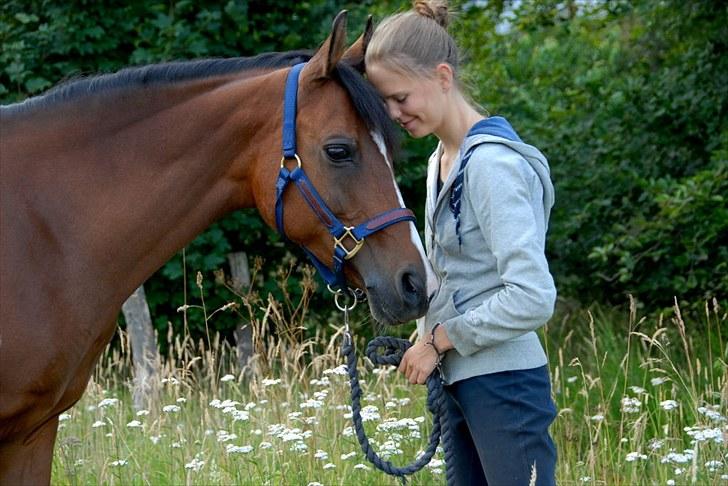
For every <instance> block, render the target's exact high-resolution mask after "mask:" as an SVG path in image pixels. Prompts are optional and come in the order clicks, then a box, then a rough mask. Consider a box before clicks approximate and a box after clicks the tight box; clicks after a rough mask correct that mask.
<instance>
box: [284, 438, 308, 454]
mask: <svg viewBox="0 0 728 486" xmlns="http://www.w3.org/2000/svg"><path fill="white" fill-rule="evenodd" d="M289 450H291V451H293V452H306V451H307V450H308V446H307V445H306V443H305V442H302V441H298V442H294V443H293V444H291V447H290V448H289Z"/></svg>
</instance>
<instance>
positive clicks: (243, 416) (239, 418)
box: [231, 410, 250, 422]
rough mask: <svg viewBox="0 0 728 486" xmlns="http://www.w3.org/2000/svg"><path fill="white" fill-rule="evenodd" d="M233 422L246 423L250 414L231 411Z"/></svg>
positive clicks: (241, 411)
mask: <svg viewBox="0 0 728 486" xmlns="http://www.w3.org/2000/svg"><path fill="white" fill-rule="evenodd" d="M231 415H232V416H233V422H247V421H248V420H250V414H249V413H248V412H246V411H245V410H233V412H232V413H231Z"/></svg>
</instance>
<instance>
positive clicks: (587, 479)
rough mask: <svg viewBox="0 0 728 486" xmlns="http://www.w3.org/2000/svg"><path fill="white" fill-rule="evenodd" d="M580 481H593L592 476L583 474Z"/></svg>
mask: <svg viewBox="0 0 728 486" xmlns="http://www.w3.org/2000/svg"><path fill="white" fill-rule="evenodd" d="M579 481H581V482H582V483H589V482H591V476H582V477H580V478H579Z"/></svg>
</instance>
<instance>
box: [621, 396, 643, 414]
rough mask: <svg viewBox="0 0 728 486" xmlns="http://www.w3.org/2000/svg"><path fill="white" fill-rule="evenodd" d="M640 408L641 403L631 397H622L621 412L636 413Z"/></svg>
mask: <svg viewBox="0 0 728 486" xmlns="http://www.w3.org/2000/svg"><path fill="white" fill-rule="evenodd" d="M640 407H642V402H641V401H639V400H638V399H636V398H632V397H622V412H625V413H638V412H639V411H640Z"/></svg>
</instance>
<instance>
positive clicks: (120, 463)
mask: <svg viewBox="0 0 728 486" xmlns="http://www.w3.org/2000/svg"><path fill="white" fill-rule="evenodd" d="M128 464H129V461H127V460H126V459H119V460H116V461H114V462H112V463H111V465H112V466H114V467H123V466H126V465H128Z"/></svg>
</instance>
